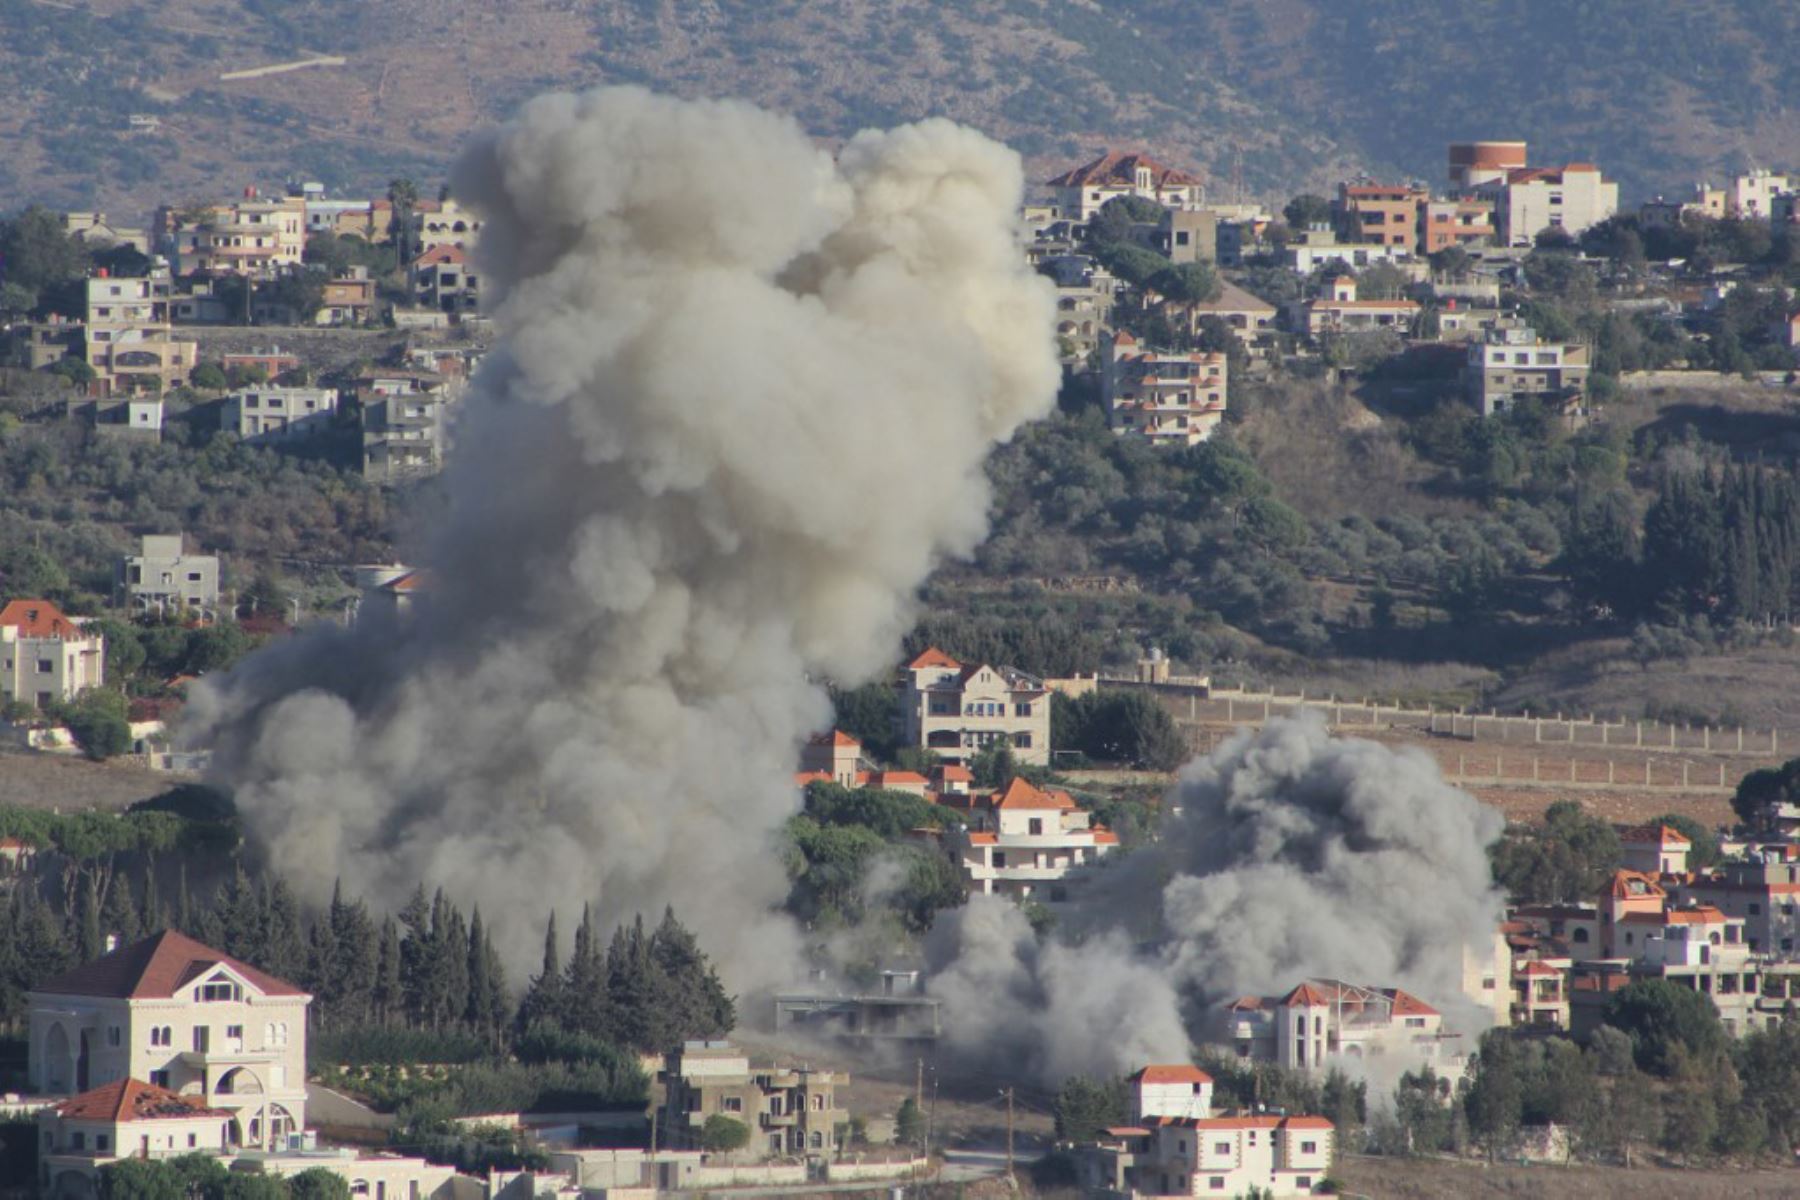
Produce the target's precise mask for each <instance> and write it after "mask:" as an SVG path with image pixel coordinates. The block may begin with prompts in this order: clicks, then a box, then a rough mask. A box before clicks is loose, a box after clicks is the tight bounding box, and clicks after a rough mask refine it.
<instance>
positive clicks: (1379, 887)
mask: <svg viewBox="0 0 1800 1200" xmlns="http://www.w3.org/2000/svg"><path fill="white" fill-rule="evenodd" d="M1166 806H1167V810H1168V813H1169V816H1168V817H1167V819H1166V822H1165V825H1164V829H1163V837H1162V839H1161V841H1160V842H1159V843H1157V844H1156V845H1155V846H1153V847H1150V848H1148V849H1145V850H1142V851H1139V852H1137V853H1135V854H1132V855H1131V856H1129V857H1128V858H1124V859H1121V860H1119V861H1116V862H1113V863H1111V864H1109V865H1107V866H1105V867H1102V868H1101V869H1100V870H1099V872H1098V876H1099V877H1098V878H1096V879H1095V880H1094V881H1093V884H1094V886H1093V888H1092V890H1091V891H1090V892H1089V895H1088V897H1087V899H1086V902H1085V903H1084V904H1083V905H1082V906H1080V907H1079V908H1071V910H1070V911H1069V913H1068V914H1067V917H1066V920H1067V921H1068V922H1070V923H1071V924H1070V926H1069V930H1068V934H1067V935H1066V937H1065V938H1064V939H1063V940H1057V941H1050V942H1048V943H1043V944H1040V943H1039V942H1038V941H1037V940H1036V939H1034V938H1033V937H1032V935H1031V931H1030V928H1029V926H1028V925H1027V923H1026V921H1025V918H1024V917H1023V915H1021V914H1020V913H1019V912H1018V911H1017V910H1016V909H1015V908H1014V907H1012V906H1011V905H1008V904H1005V903H1004V902H999V901H992V900H982V899H979V898H978V899H977V900H975V901H972V902H971V903H970V905H969V907H968V909H967V911H966V912H964V913H962V914H960V915H959V919H956V920H947V921H943V922H942V926H941V928H940V929H939V930H938V931H937V932H936V933H935V934H934V939H933V944H932V945H931V946H930V947H929V950H930V952H931V955H932V957H933V959H934V963H935V964H938V965H939V970H938V971H937V973H936V974H934V976H933V980H932V990H933V992H934V993H935V994H936V995H938V996H939V997H940V998H942V999H943V1000H945V1001H946V1005H947V1008H948V1011H949V1014H950V1015H949V1021H950V1023H951V1027H952V1028H951V1031H950V1039H951V1044H952V1046H953V1047H955V1048H956V1049H957V1050H958V1052H959V1053H960V1054H963V1055H966V1056H968V1057H969V1058H970V1059H971V1060H973V1061H984V1062H993V1063H998V1062H1008V1063H1012V1064H1020V1063H1023V1064H1026V1065H1028V1066H1029V1068H1030V1069H1032V1070H1035V1071H1036V1072H1037V1073H1038V1075H1039V1077H1040V1078H1042V1079H1043V1080H1044V1081H1045V1082H1046V1083H1051V1084H1054V1083H1055V1082H1057V1081H1058V1080H1060V1079H1061V1078H1063V1077H1064V1076H1066V1075H1068V1074H1070V1073H1074V1072H1080V1073H1086V1074H1116V1073H1120V1072H1123V1071H1127V1070H1130V1069H1132V1068H1133V1067H1136V1066H1141V1065H1143V1064H1144V1063H1146V1062H1154V1061H1158V1060H1167V1059H1171V1058H1174V1059H1185V1058H1186V1057H1187V1054H1188V1046H1189V1034H1190V1033H1194V1034H1196V1035H1198V1036H1197V1037H1196V1040H1204V1038H1205V1035H1206V1032H1207V1029H1208V1027H1209V1026H1210V1025H1211V1024H1212V1020H1213V1018H1214V1017H1215V1016H1216V1014H1217V1012H1218V1008H1219V1006H1220V1004H1221V1003H1223V1002H1225V1001H1228V1000H1229V999H1231V998H1233V997H1236V996H1239V995H1244V994H1257V995H1271V994H1277V993H1281V992H1285V991H1287V990H1288V989H1290V988H1292V987H1293V986H1294V985H1295V984H1297V983H1299V982H1300V981H1301V980H1303V979H1306V978H1316V977H1325V978H1338V979H1344V980H1348V981H1352V982H1357V983H1364V984H1368V985H1371V986H1381V987H1387V986H1398V987H1401V988H1404V989H1406V990H1407V991H1410V992H1413V993H1415V994H1417V995H1419V996H1420V997H1421V998H1423V999H1425V1000H1426V1001H1428V1002H1429V1003H1431V1004H1433V1005H1435V1006H1437V1007H1439V1008H1440V1010H1443V1011H1445V1012H1446V1015H1447V1016H1449V1017H1451V1018H1452V1020H1453V1022H1455V1023H1456V1024H1457V1025H1458V1027H1459V1028H1461V1029H1462V1030H1463V1031H1464V1032H1473V1031H1474V1029H1475V1028H1477V1027H1478V1026H1479V1023H1480V1021H1481V1018H1480V1015H1479V1013H1478V1012H1477V1011H1476V1010H1475V1006H1474V1005H1472V1004H1465V1003H1464V1001H1463V995H1462V968H1463V951H1464V949H1465V948H1466V947H1474V948H1476V949H1484V948H1486V947H1488V946H1490V945H1491V944H1492V939H1493V935H1494V930H1495V927H1496V923H1497V922H1498V921H1499V919H1500V916H1501V906H1502V897H1501V896H1500V894H1499V892H1498V891H1496V890H1495V888H1494V886H1493V882H1492V878H1491V875H1490V871H1489V866H1488V858H1487V847H1488V846H1489V845H1490V844H1491V843H1492V842H1493V841H1494V839H1495V838H1497V837H1499V836H1500V832H1501V829H1502V824H1503V823H1502V821H1501V818H1500V816H1499V814H1498V813H1496V812H1494V811H1493V810H1492V809H1489V808H1486V807H1485V806H1483V805H1482V804H1480V803H1479V802H1477V801H1476V800H1475V799H1474V798H1473V797H1471V796H1470V795H1469V794H1468V793H1466V792H1462V791H1459V790H1457V789H1456V788H1454V787H1451V786H1450V785H1449V784H1447V783H1445V782H1444V779H1443V777H1442V775H1441V774H1440V773H1439V771H1438V768H1437V765H1436V764H1435V763H1434V762H1433V761H1432V760H1431V758H1430V757H1429V756H1428V755H1426V754H1425V753H1423V752H1422V751H1418V750H1413V749H1402V750H1394V749H1390V748H1388V747H1386V746H1382V745H1379V744H1377V743H1374V742H1369V741H1363V740H1360V739H1348V738H1346V739H1339V738H1333V737H1331V736H1330V735H1329V734H1328V733H1327V731H1326V728H1325V723H1324V721H1323V720H1322V719H1321V718H1320V717H1319V716H1318V715H1317V714H1312V713H1307V714H1303V715H1301V716H1298V717H1294V718H1291V719H1284V720H1278V721H1272V722H1270V723H1269V724H1268V725H1267V726H1265V727H1264V728H1263V729H1262V730H1260V731H1258V732H1254V733H1248V732H1247V733H1241V734H1239V735H1237V736H1236V737H1234V738H1232V739H1230V740H1229V741H1227V742H1225V743H1224V744H1222V745H1221V746H1219V747H1218V748H1217V749H1216V750H1214V751H1213V752H1212V753H1211V754H1210V755H1208V756H1206V757H1205V758H1201V759H1198V760H1196V761H1194V762H1192V763H1190V764H1189V765H1188V766H1187V767H1185V768H1184V769H1183V770H1182V772H1181V774H1180V776H1179V778H1178V779H1177V782H1176V785H1175V787H1174V788H1173V789H1172V790H1171V792H1170V793H1169V796H1168V797H1167V800H1166ZM1127 931H1132V933H1133V934H1135V935H1138V936H1140V937H1142V938H1143V939H1144V941H1142V942H1138V941H1134V939H1133V937H1129V936H1127ZM1184 1017H1185V1023H1184V1020H1183V1018H1184Z"/></svg>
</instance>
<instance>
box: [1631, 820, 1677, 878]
mask: <svg viewBox="0 0 1800 1200" xmlns="http://www.w3.org/2000/svg"><path fill="white" fill-rule="evenodd" d="M1692 848H1693V843H1692V842H1690V841H1689V840H1688V838H1687V835H1686V834H1684V833H1682V832H1681V831H1680V830H1679V829H1671V828H1670V827H1669V826H1667V825H1641V826H1638V827H1636V828H1634V829H1627V830H1624V831H1623V832H1621V833H1620V834H1619V849H1620V850H1621V851H1623V854H1622V855H1621V860H1622V862H1623V864H1624V866H1625V869H1626V870H1628V871H1643V872H1645V873H1646V874H1650V875H1685V874H1686V873H1687V860H1688V851H1689V850H1690V849H1692Z"/></svg>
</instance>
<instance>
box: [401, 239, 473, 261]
mask: <svg viewBox="0 0 1800 1200" xmlns="http://www.w3.org/2000/svg"><path fill="white" fill-rule="evenodd" d="M467 261H468V256H467V255H465V254H464V253H463V252H462V251H461V250H458V249H457V248H456V247H455V246H452V245H449V244H447V243H446V244H444V245H441V246H433V247H432V248H431V249H429V250H427V251H426V252H425V253H423V254H421V255H419V257H417V258H415V259H413V266H415V267H435V266H439V265H449V266H461V265H462V264H463V263H465V262H467Z"/></svg>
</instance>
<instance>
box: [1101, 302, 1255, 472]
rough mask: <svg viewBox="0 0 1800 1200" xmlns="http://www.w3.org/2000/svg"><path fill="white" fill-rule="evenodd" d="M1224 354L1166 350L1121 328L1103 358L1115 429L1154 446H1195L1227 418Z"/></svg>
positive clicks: (1104, 385)
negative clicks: (1142, 342) (1149, 345)
mask: <svg viewBox="0 0 1800 1200" xmlns="http://www.w3.org/2000/svg"><path fill="white" fill-rule="evenodd" d="M1228 370H1229V368H1228V365H1227V359H1226V357H1225V355H1224V354H1222V353H1218V352H1213V353H1193V354H1163V353H1159V352H1157V351H1154V350H1150V349H1148V348H1147V347H1141V346H1140V344H1139V342H1138V340H1137V339H1136V338H1134V337H1132V336H1131V334H1130V333H1128V332H1126V331H1125V330H1123V329H1121V330H1119V331H1118V332H1117V333H1115V334H1114V335H1113V338H1112V343H1111V345H1110V346H1109V347H1108V349H1107V353H1106V355H1105V357H1104V358H1102V360H1101V371H1100V387H1101V398H1102V400H1103V401H1104V403H1105V405H1106V412H1107V419H1108V421H1109V422H1110V423H1111V425H1112V429H1113V432H1114V433H1117V434H1121V435H1125V436H1131V437H1141V438H1144V439H1145V440H1147V441H1148V442H1150V444H1151V445H1153V446H1192V445H1195V444H1197V443H1199V442H1203V441H1205V440H1206V439H1207V438H1208V437H1209V436H1211V434H1212V431H1213V430H1214V429H1217V428H1218V426H1219V423H1220V422H1221V421H1223V420H1224V419H1225V407H1226V391H1225V386H1226V379H1227V373H1228Z"/></svg>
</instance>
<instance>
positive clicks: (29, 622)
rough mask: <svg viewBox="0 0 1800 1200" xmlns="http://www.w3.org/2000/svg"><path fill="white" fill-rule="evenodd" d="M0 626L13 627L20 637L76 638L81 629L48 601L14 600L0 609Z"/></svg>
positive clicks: (79, 634)
mask: <svg viewBox="0 0 1800 1200" xmlns="http://www.w3.org/2000/svg"><path fill="white" fill-rule="evenodd" d="M0 625H9V626H14V627H16V628H17V629H18V631H19V636H20V637H28V638H64V639H67V638H78V637H80V636H81V629H80V627H79V626H77V625H76V624H75V622H73V621H71V620H69V618H67V617H65V616H63V612H62V609H60V608H58V607H56V605H54V604H52V603H50V601H48V600H14V601H13V602H12V603H11V604H8V605H7V606H6V607H5V608H0Z"/></svg>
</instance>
